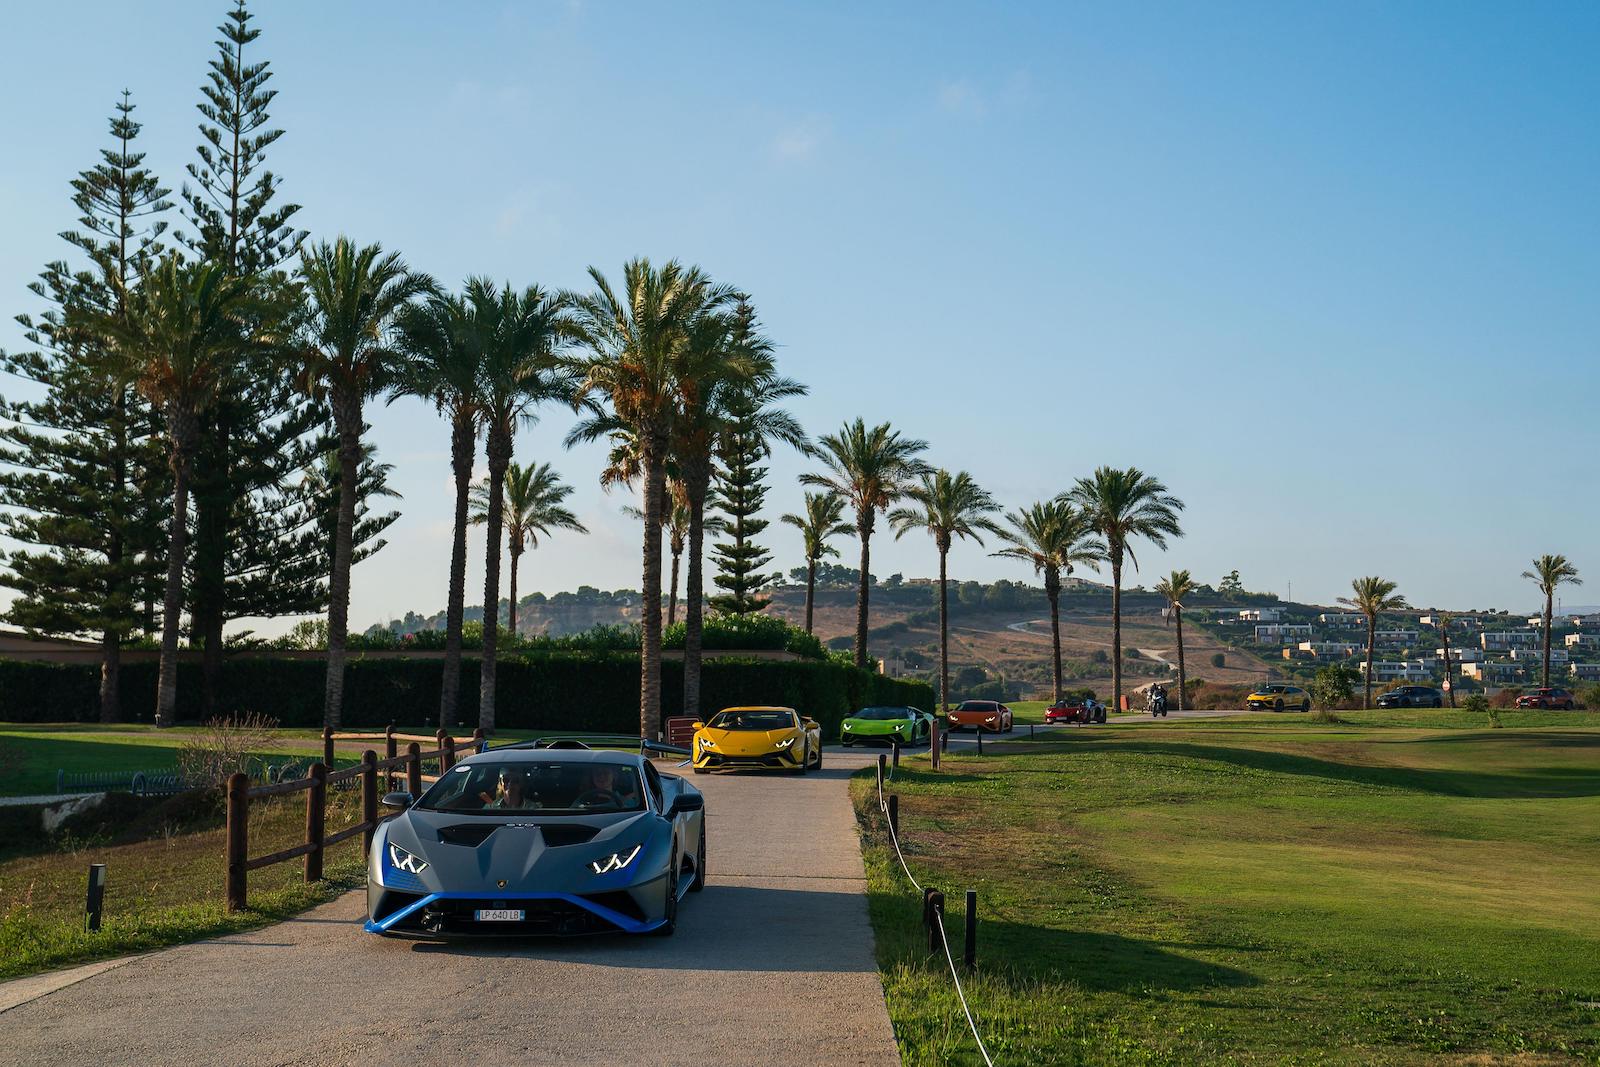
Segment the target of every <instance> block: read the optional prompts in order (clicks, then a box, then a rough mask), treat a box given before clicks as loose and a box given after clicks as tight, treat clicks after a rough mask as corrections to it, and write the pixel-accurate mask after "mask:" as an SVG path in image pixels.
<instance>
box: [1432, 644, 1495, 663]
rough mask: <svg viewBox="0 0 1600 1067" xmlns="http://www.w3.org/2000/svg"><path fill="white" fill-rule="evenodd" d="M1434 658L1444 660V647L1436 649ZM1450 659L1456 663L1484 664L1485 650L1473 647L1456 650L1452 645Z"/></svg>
mask: <svg viewBox="0 0 1600 1067" xmlns="http://www.w3.org/2000/svg"><path fill="white" fill-rule="evenodd" d="M1433 658H1434V659H1444V649H1443V648H1442V647H1441V648H1436V649H1434V650H1433ZM1450 659H1451V660H1452V661H1454V662H1456V663H1482V662H1483V649H1481V648H1473V647H1472V646H1471V645H1468V646H1467V647H1466V648H1456V647H1454V646H1453V645H1452V646H1451V648H1450Z"/></svg>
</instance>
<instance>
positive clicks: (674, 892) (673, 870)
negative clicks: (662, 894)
mask: <svg viewBox="0 0 1600 1067" xmlns="http://www.w3.org/2000/svg"><path fill="white" fill-rule="evenodd" d="M672 852H673V855H674V856H676V855H677V852H678V850H677V848H676V847H674V848H673V850H672ZM665 910H666V916H665V918H664V919H663V921H662V923H661V925H660V926H658V927H656V928H655V929H654V930H652V931H650V932H651V933H652V934H655V935H656V936H657V937H671V936H672V935H673V934H674V933H675V932H677V929H678V864H677V861H676V860H674V862H673V864H672V866H671V867H669V868H668V870H667V903H666V908H665Z"/></svg>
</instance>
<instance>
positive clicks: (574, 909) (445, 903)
mask: <svg viewBox="0 0 1600 1067" xmlns="http://www.w3.org/2000/svg"><path fill="white" fill-rule="evenodd" d="M600 896H604V897H614V896H624V897H626V896H628V894H626V893H620V894H617V893H608V894H600ZM413 899H415V898H413ZM629 900H630V901H631V900H632V898H631V897H630V898H629ZM596 903H600V904H603V905H604V906H605V907H608V908H611V909H612V910H613V911H617V912H621V913H622V914H624V915H628V916H629V917H630V918H637V919H643V918H644V915H643V913H642V912H641V911H640V910H639V908H638V906H637V905H634V906H633V907H632V908H631V909H629V910H624V909H623V908H622V907H616V906H613V904H612V903H610V902H609V901H602V900H598V899H597V900H596ZM491 908H493V909H502V908H520V909H521V910H522V911H523V912H524V913H525V914H526V915H527V918H525V919H523V920H522V921H521V922H478V921H477V920H476V919H475V918H473V913H474V912H476V911H478V910H480V909H491ZM392 910H393V909H391V913H392ZM391 929H392V930H394V931H395V932H397V933H420V934H437V935H456V936H471V935H480V936H508V935H509V936H515V935H519V934H520V935H540V934H544V935H549V934H555V935H570V934H595V933H607V932H612V931H616V930H617V929H619V927H618V926H616V924H614V923H610V922H607V921H606V920H605V919H602V918H601V917H600V916H598V915H596V914H595V913H594V912H592V911H590V910H589V909H588V908H585V907H582V906H581V905H578V904H574V903H572V901H570V900H518V899H516V898H514V897H504V898H489V897H484V898H482V899H469V900H435V901H433V902H432V903H431V904H428V905H427V906H425V907H422V908H419V909H417V910H416V911H414V912H412V913H411V914H410V915H407V916H406V917H405V918H404V919H402V920H401V921H400V922H398V923H396V924H395V925H394V926H393V927H391Z"/></svg>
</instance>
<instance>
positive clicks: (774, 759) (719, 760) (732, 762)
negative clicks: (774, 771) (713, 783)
mask: <svg viewBox="0 0 1600 1067" xmlns="http://www.w3.org/2000/svg"><path fill="white" fill-rule="evenodd" d="M705 764H706V766H708V767H783V766H786V762H785V760H784V759H783V757H782V756H781V755H779V754H778V753H776V752H769V753H767V754H766V755H765V756H722V755H718V754H716V753H707V755H706V757H705Z"/></svg>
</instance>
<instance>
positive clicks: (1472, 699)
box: [1461, 693, 1490, 715]
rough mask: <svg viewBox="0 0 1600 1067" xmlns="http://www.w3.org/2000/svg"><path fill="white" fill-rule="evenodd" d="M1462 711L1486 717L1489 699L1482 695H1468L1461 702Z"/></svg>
mask: <svg viewBox="0 0 1600 1067" xmlns="http://www.w3.org/2000/svg"><path fill="white" fill-rule="evenodd" d="M1461 710H1462V711H1470V712H1472V713H1473V714H1474V715H1486V714H1488V712H1489V710H1490V709H1489V698H1488V697H1486V696H1484V695H1483V694H1482V693H1470V694H1468V695H1467V698H1466V699H1465V700H1463V701H1462V702H1461Z"/></svg>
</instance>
